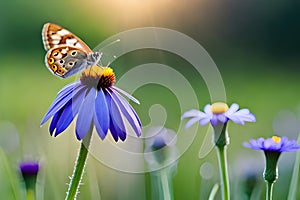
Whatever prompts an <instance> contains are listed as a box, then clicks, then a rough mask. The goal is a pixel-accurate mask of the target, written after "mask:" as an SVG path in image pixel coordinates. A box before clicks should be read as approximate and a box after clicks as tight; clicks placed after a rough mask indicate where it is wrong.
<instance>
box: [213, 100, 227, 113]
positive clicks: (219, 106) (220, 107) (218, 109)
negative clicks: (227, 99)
mask: <svg viewBox="0 0 300 200" xmlns="http://www.w3.org/2000/svg"><path fill="white" fill-rule="evenodd" d="M210 108H211V112H212V113H214V114H221V113H224V112H226V111H227V110H228V105H227V104H226V103H223V102H216V103H213V104H212V105H211V107H210Z"/></svg>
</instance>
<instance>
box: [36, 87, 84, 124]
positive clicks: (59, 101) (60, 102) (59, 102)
mask: <svg viewBox="0 0 300 200" xmlns="http://www.w3.org/2000/svg"><path fill="white" fill-rule="evenodd" d="M83 87H84V86H79V87H76V88H74V90H71V91H69V92H68V93H67V94H66V95H65V96H57V97H56V99H55V100H54V101H53V103H52V105H51V106H50V108H49V110H48V112H47V113H46V115H45V117H44V118H43V119H42V122H41V125H42V124H44V123H45V122H46V121H47V120H48V119H49V118H50V117H52V116H53V115H54V114H55V113H56V112H57V111H58V110H60V109H61V108H62V107H63V106H64V105H65V104H66V103H67V102H68V101H69V100H70V99H71V98H73V97H74V96H75V95H76V94H77V93H78V92H80V90H81V89H82V88H83Z"/></svg>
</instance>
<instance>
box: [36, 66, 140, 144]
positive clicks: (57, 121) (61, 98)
mask: <svg viewBox="0 0 300 200" xmlns="http://www.w3.org/2000/svg"><path fill="white" fill-rule="evenodd" d="M114 82H115V75H114V73H113V70H112V69H111V68H109V67H103V68H102V67H98V66H93V67H90V68H88V69H86V70H85V71H84V72H83V73H82V75H81V77H80V81H76V82H74V83H71V84H69V85H67V86H66V87H64V88H63V89H62V90H61V91H60V92H59V93H58V94H57V97H56V99H55V100H54V102H53V103H52V105H51V106H50V108H49V110H48V112H47V113H46V115H45V117H44V118H43V120H42V122H41V125H42V124H44V123H45V122H46V121H47V120H48V119H49V118H51V117H52V116H53V118H52V121H51V124H50V127H49V132H50V134H51V135H52V134H53V133H54V136H57V135H58V134H60V133H61V132H63V131H64V130H65V129H66V128H67V127H68V126H69V125H70V123H71V122H72V121H73V119H74V117H75V116H76V115H77V114H78V117H77V121H76V137H77V139H78V140H81V139H83V138H84V137H85V135H86V134H87V132H88V131H89V129H90V127H91V125H92V124H94V126H95V127H96V130H97V132H98V135H99V137H100V138H101V139H104V138H105V136H106V134H107V132H108V129H109V130H110V132H111V134H112V136H113V138H114V140H115V141H118V139H119V138H120V139H121V140H122V141H124V140H125V139H126V129H125V124H124V120H123V116H124V117H125V118H126V120H127V121H128V122H129V124H130V125H131V126H132V128H133V130H134V132H135V133H136V135H137V136H140V135H141V122H140V119H139V117H138V115H137V114H136V112H135V111H134V109H133V108H132V107H131V105H130V104H129V103H128V102H127V101H126V99H125V98H124V97H123V96H122V95H124V96H126V97H128V98H129V99H130V100H132V101H134V102H135V103H137V104H139V101H138V100H137V99H135V98H134V97H132V96H131V95H129V94H128V93H127V92H125V91H123V90H121V89H119V88H117V87H115V86H113V84H114ZM121 94H122V95H121Z"/></svg>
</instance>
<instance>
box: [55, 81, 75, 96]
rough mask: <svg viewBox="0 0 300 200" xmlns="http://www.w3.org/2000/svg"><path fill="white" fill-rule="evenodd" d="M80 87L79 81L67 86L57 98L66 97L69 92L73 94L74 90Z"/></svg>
mask: <svg viewBox="0 0 300 200" xmlns="http://www.w3.org/2000/svg"><path fill="white" fill-rule="evenodd" d="M79 85H80V81H77V82H73V83H71V84H69V85H67V86H65V87H64V88H63V89H61V90H60V91H59V92H58V93H57V97H59V96H65V94H67V93H68V92H72V90H74V88H76V87H77V86H79Z"/></svg>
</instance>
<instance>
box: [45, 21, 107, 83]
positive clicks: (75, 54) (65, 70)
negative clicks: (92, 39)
mask: <svg viewBox="0 0 300 200" xmlns="http://www.w3.org/2000/svg"><path fill="white" fill-rule="evenodd" d="M42 38H43V43H44V48H45V49H46V51H48V52H47V54H46V57H45V62H46V65H47V68H48V69H49V70H50V71H51V72H52V73H53V74H55V75H57V76H59V77H61V78H67V77H69V76H72V75H74V74H76V73H78V72H80V71H81V70H83V69H85V68H87V67H89V66H93V65H96V64H97V63H98V62H99V61H100V58H101V55H102V54H101V53H100V52H93V51H92V50H91V49H90V48H89V47H88V46H87V45H86V44H85V43H84V42H83V41H82V40H81V39H79V38H78V37H77V36H76V35H74V34H73V33H71V32H70V31H68V30H66V29H64V28H62V27H60V26H59V25H56V24H53V23H47V24H45V25H44V27H43V30H42Z"/></svg>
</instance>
